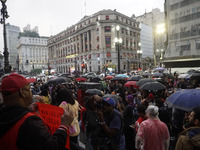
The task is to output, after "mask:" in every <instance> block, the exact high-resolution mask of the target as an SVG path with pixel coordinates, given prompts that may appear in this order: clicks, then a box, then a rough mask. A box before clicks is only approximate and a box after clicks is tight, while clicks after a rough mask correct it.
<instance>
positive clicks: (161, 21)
mask: <svg viewBox="0 0 200 150" xmlns="http://www.w3.org/2000/svg"><path fill="white" fill-rule="evenodd" d="M133 17H134V15H133ZM135 19H136V20H137V21H139V22H140V23H141V24H144V25H147V26H149V27H151V29H150V28H147V27H145V26H144V25H143V26H141V30H142V28H145V29H144V30H145V31H146V32H148V33H149V34H150V35H149V34H142V33H141V43H146V42H147V41H142V40H147V39H148V38H150V37H149V36H152V40H153V47H152V45H151V44H148V45H149V47H148V45H147V46H146V48H148V49H149V51H152V54H153V59H154V62H149V63H151V64H152V66H154V67H158V66H163V59H164V57H163V56H164V53H165V49H166V46H165V42H166V29H165V14H164V12H161V10H160V9H159V8H155V9H152V11H151V12H148V13H147V12H145V13H144V14H143V15H141V16H137V17H135ZM141 32H142V31H141ZM150 32H152V33H150ZM142 45H143V44H141V46H142ZM142 49H143V48H142ZM148 55H149V56H148ZM142 57H143V58H147V57H150V58H152V55H150V53H149V52H148V51H143V53H142ZM146 60H151V59H146Z"/></svg>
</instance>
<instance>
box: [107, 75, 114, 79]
mask: <svg viewBox="0 0 200 150" xmlns="http://www.w3.org/2000/svg"><path fill="white" fill-rule="evenodd" d="M112 78H114V77H113V76H106V77H105V79H112Z"/></svg>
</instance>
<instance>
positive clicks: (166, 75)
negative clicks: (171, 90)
mask: <svg viewBox="0 0 200 150" xmlns="http://www.w3.org/2000/svg"><path fill="white" fill-rule="evenodd" d="M163 76H164V77H167V78H168V79H174V76H173V75H171V74H169V73H163Z"/></svg>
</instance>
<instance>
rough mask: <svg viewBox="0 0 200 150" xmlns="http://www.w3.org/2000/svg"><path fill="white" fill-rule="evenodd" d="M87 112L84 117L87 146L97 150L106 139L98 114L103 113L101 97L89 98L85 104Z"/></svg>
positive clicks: (91, 149)
mask: <svg viewBox="0 0 200 150" xmlns="http://www.w3.org/2000/svg"><path fill="white" fill-rule="evenodd" d="M85 107H86V109H87V110H86V111H85V112H84V114H83V117H82V123H81V124H82V125H83V124H84V125H85V129H86V136H87V144H86V147H87V148H88V149H89V150H96V149H97V148H98V146H99V145H101V144H102V141H103V140H104V138H105V134H103V132H102V131H103V130H102V128H101V124H100V121H99V117H98V114H97V112H98V111H101V109H102V105H101V97H100V96H98V95H93V96H90V97H89V98H87V100H86V102H85Z"/></svg>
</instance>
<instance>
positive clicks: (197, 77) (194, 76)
mask: <svg viewBox="0 0 200 150" xmlns="http://www.w3.org/2000/svg"><path fill="white" fill-rule="evenodd" d="M190 79H191V80H197V81H199V80H200V73H194V74H192V75H191V77H190Z"/></svg>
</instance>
